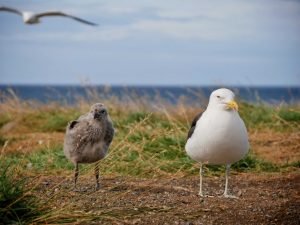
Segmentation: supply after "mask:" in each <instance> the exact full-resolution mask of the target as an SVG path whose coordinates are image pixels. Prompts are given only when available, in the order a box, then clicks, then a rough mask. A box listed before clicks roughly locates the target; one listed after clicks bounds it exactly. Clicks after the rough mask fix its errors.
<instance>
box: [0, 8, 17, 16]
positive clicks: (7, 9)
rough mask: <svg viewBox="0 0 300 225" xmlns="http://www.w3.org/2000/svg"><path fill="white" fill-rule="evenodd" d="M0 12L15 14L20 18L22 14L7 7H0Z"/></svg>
mask: <svg viewBox="0 0 300 225" xmlns="http://www.w3.org/2000/svg"><path fill="white" fill-rule="evenodd" d="M0 11H6V12H12V13H16V14H18V15H21V16H22V12H20V11H19V10H17V9H14V8H9V7H5V6H0Z"/></svg>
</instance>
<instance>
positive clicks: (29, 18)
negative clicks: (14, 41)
mask: <svg viewBox="0 0 300 225" xmlns="http://www.w3.org/2000/svg"><path fill="white" fill-rule="evenodd" d="M0 11H4V12H11V13H15V14H18V15H20V16H22V18H23V21H24V23H26V24H38V23H40V18H42V17H46V16H63V17H69V18H71V19H74V20H76V21H78V22H81V23H85V24H87V25H91V26H97V25H98V24H96V23H92V22H89V21H87V20H84V19H81V18H79V17H76V16H72V15H69V14H66V13H63V12H60V11H49V12H43V13H33V12H27V11H24V12H22V11H19V10H17V9H14V8H10V7H6V6H0Z"/></svg>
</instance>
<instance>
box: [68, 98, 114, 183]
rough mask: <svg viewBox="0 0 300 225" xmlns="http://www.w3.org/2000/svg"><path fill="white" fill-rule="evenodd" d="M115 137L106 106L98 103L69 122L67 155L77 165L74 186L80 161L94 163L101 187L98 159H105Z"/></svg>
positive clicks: (97, 180)
mask: <svg viewBox="0 0 300 225" xmlns="http://www.w3.org/2000/svg"><path fill="white" fill-rule="evenodd" d="M113 137H114V127H113V124H112V121H111V119H110V117H109V115H108V112H107V109H106V107H105V106H104V105H103V104H101V103H96V104H94V105H93V106H92V107H91V110H90V112H88V113H86V114H84V115H82V116H80V117H79V118H78V119H77V120H73V121H71V122H69V124H68V126H67V130H66V135H65V140H64V153H65V156H66V157H67V158H68V159H69V160H70V161H71V162H72V163H74V165H75V178H74V187H75V189H76V183H77V178H78V173H79V168H78V164H79V163H94V162H96V164H95V177H96V189H98V188H99V167H98V161H99V160H101V159H103V158H104V157H105V156H106V154H107V152H108V148H109V145H110V143H111V142H112V140H113Z"/></svg>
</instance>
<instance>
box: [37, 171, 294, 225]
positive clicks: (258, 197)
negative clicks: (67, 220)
mask: <svg viewBox="0 0 300 225" xmlns="http://www.w3.org/2000/svg"><path fill="white" fill-rule="evenodd" d="M41 181H42V182H41V183H40V184H39V186H38V188H37V191H36V193H35V194H37V195H39V196H40V197H41V199H48V198H49V199H52V200H53V203H54V204H56V207H57V208H58V209H59V208H64V205H66V206H68V207H67V208H65V209H64V210H63V211H64V213H66V214H72V213H76V212H77V213H78V212H80V213H82V212H84V213H85V214H86V215H90V218H93V219H92V221H90V222H84V221H82V220H78V221H77V222H75V224H184V225H187V224H189V225H192V224H195V225H196V224H256V225H257V224H295V225H298V224H300V171H299V170H296V171H293V172H290V173H268V174H259V175H258V174H253V173H252V174H250V173H240V174H233V175H232V176H231V177H230V182H229V185H230V191H231V193H233V194H235V195H237V196H239V198H238V199H227V198H224V197H222V196H221V194H222V191H223V188H224V177H205V179H204V184H203V187H204V191H205V192H206V194H208V195H212V196H213V197H204V198H203V197H199V196H198V195H197V193H198V189H199V184H198V183H199V178H198V177H197V176H190V177H179V178H176V177H173V178H161V179H138V178H126V177H102V180H101V184H102V186H101V189H100V190H98V191H96V190H95V189H94V186H93V184H94V180H93V177H91V176H87V175H85V176H83V177H81V180H80V181H79V182H80V184H79V186H80V188H81V190H80V191H74V190H73V182H72V179H71V177H63V176H61V177H60V176H58V177H57V176H56V177H44V178H42V180H41ZM53 203H52V204H53ZM56 207H55V208H56ZM55 208H54V209H55Z"/></svg>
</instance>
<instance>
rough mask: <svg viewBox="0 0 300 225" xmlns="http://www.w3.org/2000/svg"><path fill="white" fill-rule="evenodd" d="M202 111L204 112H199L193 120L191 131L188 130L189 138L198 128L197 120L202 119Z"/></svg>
mask: <svg viewBox="0 0 300 225" xmlns="http://www.w3.org/2000/svg"><path fill="white" fill-rule="evenodd" d="M202 113H203V112H201V113H199V114H197V116H196V117H195V118H194V120H193V122H192V125H191V128H190V130H189V132H188V136H187V140H188V139H189V138H190V137H191V136H192V135H193V133H194V130H195V128H196V123H197V121H198V120H199V119H200V117H201V116H202Z"/></svg>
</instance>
